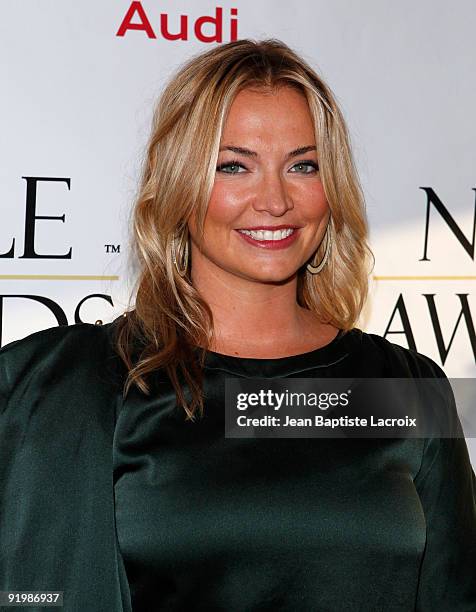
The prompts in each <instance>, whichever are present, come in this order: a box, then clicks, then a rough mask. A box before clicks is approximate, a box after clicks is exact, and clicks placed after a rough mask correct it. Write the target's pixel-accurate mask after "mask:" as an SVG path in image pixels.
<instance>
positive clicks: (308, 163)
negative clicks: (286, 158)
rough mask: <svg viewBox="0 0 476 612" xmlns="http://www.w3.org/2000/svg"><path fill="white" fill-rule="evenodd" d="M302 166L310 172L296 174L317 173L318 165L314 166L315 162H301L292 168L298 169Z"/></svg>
mask: <svg viewBox="0 0 476 612" xmlns="http://www.w3.org/2000/svg"><path fill="white" fill-rule="evenodd" d="M303 166H308V167H310V168H311V170H309V171H306V172H298V174H313V173H314V172H317V171H318V170H319V166H318V164H316V162H314V161H301V162H298V163H297V164H294V166H293V168H298V167H303ZM291 172H292V169H291Z"/></svg>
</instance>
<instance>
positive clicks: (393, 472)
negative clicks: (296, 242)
mask: <svg viewBox="0 0 476 612" xmlns="http://www.w3.org/2000/svg"><path fill="white" fill-rule="evenodd" d="M113 329H114V322H113V323H112V324H108V325H104V326H102V327H101V326H94V325H88V324H81V325H74V326H69V327H65V328H52V329H50V330H45V331H42V332H38V333H36V334H32V335H31V336H29V337H28V338H26V339H23V340H20V341H17V342H14V343H11V344H10V345H8V346H7V347H4V349H2V350H1V351H0V377H1V378H0V442H1V446H0V459H1V464H0V483H1V495H2V498H1V501H0V590H6V589H16V590H34V589H36V590H40V589H44V590H52V589H61V590H63V591H64V600H65V607H64V609H65V610H67V611H68V612H69V611H71V612H80V611H81V612H85V611H87V612H96V611H97V612H107V611H111V612H115V611H116V610H117V611H121V610H122V611H129V610H134V612H146V611H147V612H149V611H150V612H151V611H154V612H155V611H161V610H170V611H172V610H180V611H182V610H184V611H188V610H200V611H205V610H217V611H218V610H221V611H224V612H225V611H226V612H241V611H243V612H245V611H253V610H256V611H258V610H260V611H264V610H267V611H279V610H283V611H294V610H296V611H298V610H299V611H301V610H303V611H315V612H340V611H342V612H347V611H348V612H351V611H352V612H356V611H361V612H376V611H390V612H391V611H402V612H403V611H405V612H407V611H408V612H410V611H413V610H417V611H425V612H426V611H428V612H433V611H438V612H439V611H441V612H453V611H454V612H457V611H461V612H463V611H465V612H469V611H471V610H476V508H475V506H476V482H475V476H474V472H473V470H472V468H471V464H470V461H469V457H468V451H467V446H466V443H465V440H464V439H461V438H460V439H458V438H455V439H450V438H425V439H416V438H413V439H383V438H382V439H322V438H321V439H316V438H314V439H292V438H291V439H289V438H288V439H264V438H261V439H260V438H253V439H250V438H247V439H232V438H225V436H224V409H223V404H224V384H225V378H226V377H230V376H232V377H234V376H237V377H243V376H245V377H258V378H268V377H287V376H289V377H300V378H304V377H349V376H351V377H377V376H382V377H393V376H395V377H406V376H418V377H430V376H444V374H443V372H442V370H441V369H440V368H439V367H438V366H437V364H436V363H435V362H433V361H432V360H431V359H429V358H428V357H425V356H423V355H421V354H418V353H415V352H412V351H409V350H407V349H404V348H402V347H399V346H397V345H394V344H391V343H390V342H388V341H386V340H384V339H383V338H380V337H379V336H376V335H374V334H366V333H363V332H362V331H360V330H358V329H354V330H352V331H351V332H349V333H347V334H342V335H340V336H339V337H338V338H336V339H335V340H334V341H332V342H331V343H330V344H329V345H327V346H326V347H323V348H321V349H317V350H314V351H310V352H308V353H305V354H302V355H296V356H292V357H286V358H282V359H266V360H263V359H248V358H244V359H243V358H237V357H227V356H224V355H220V354H217V353H212V352H209V353H208V355H207V365H206V372H205V389H204V390H205V397H206V401H205V417H204V418H203V419H202V420H199V421H197V422H195V423H191V422H186V421H185V420H184V418H183V415H182V412H181V411H180V410H177V409H176V408H175V397H174V394H173V392H172V387H171V385H170V383H169V382H168V380H167V379H166V377H165V375H164V374H163V373H157V375H156V376H155V378H154V381H153V383H154V384H153V395H152V396H151V397H146V396H144V395H143V394H142V393H140V392H139V391H138V390H137V389H133V390H132V391H131V392H130V394H129V395H128V396H127V398H126V400H125V401H124V402H123V401H122V398H121V381H122V380H123V376H124V372H123V370H122V367H121V365H120V364H119V362H118V359H117V357H116V356H115V355H114V352H113V350H112V344H111V339H112V337H113V336H112V334H113ZM447 416H448V420H449V421H450V422H451V421H453V422H454V423H455V424H457V423H458V417H457V414H456V411H455V408H454V404H452V403H451V402H449V404H448V415H447ZM31 609H34V608H30V610H31ZM45 609H47V608H38V610H45ZM54 609H55V608H51V610H54Z"/></svg>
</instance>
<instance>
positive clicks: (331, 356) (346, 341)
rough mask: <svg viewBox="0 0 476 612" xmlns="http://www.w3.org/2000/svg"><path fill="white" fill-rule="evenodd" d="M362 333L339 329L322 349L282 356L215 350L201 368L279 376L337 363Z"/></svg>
mask: <svg viewBox="0 0 476 612" xmlns="http://www.w3.org/2000/svg"><path fill="white" fill-rule="evenodd" d="M362 334H363V332H362V330H361V329H359V328H357V327H354V328H352V329H351V330H348V331H344V330H342V329H340V330H339V332H338V334H337V335H336V336H335V337H334V338H333V339H332V340H331V341H330V342H328V343H327V344H325V345H324V346H320V347H318V348H315V349H312V350H311V351H306V352H305V353H298V354H297V355H288V356H286V357H265V358H262V357H238V356H236V355H226V354H224V353H217V352H215V351H209V350H207V351H206V352H205V367H207V368H208V369H219V370H226V371H229V372H233V373H243V374H244V375H248V374H253V373H254V374H255V375H258V376H259V375H262V376H263V377H266V376H267V375H268V374H269V375H272V376H280V375H284V374H285V373H289V372H299V371H303V370H307V369H312V368H315V367H325V366H329V365H332V364H333V363H337V362H339V361H340V360H341V359H343V358H345V357H346V356H347V355H348V354H349V353H350V352H352V351H353V350H355V349H356V348H357V347H358V346H359V345H360V343H361V341H362Z"/></svg>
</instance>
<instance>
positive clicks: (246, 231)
mask: <svg viewBox="0 0 476 612" xmlns="http://www.w3.org/2000/svg"><path fill="white" fill-rule="evenodd" d="M236 232H237V233H238V234H239V235H240V237H241V238H242V239H243V240H245V241H246V242H247V243H248V244H252V245H253V246H257V247H260V248H266V249H282V248H286V247H287V246H289V245H290V244H292V243H293V242H294V240H295V239H296V237H297V234H298V232H299V228H298V227H297V226H291V225H278V226H259V227H256V228H242V229H238V230H236Z"/></svg>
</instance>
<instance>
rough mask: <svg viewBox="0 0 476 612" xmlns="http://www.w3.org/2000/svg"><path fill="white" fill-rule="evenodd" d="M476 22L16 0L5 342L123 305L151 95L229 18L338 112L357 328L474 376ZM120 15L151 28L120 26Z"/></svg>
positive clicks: (302, 8) (108, 316) (468, 8)
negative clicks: (367, 257) (292, 66)
mask: <svg viewBox="0 0 476 612" xmlns="http://www.w3.org/2000/svg"><path fill="white" fill-rule="evenodd" d="M220 9H221V11H220ZM128 11H132V13H133V16H132V18H130V19H128V20H127V18H126V15H127V13H128ZM475 14H476V9H475V6H474V3H472V2H470V1H469V0H468V1H464V0H459V1H458V2H456V3H453V4H451V5H450V4H448V3H446V2H443V0H438V1H434V0H431V1H430V0H420V2H418V3H415V2H411V1H410V0H402V1H400V2H398V3H396V2H391V1H390V0H383V1H382V0H367V1H366V2H360V3H354V2H351V0H337V1H336V0H334V1H333V2H324V1H322V0H301V1H300V2H288V1H287V0H286V1H284V0H259V1H258V2H257V1H256V0H253V1H252V0H236V1H234V2H228V1H224V2H220V4H219V5H217V4H215V3H213V2H209V1H205V0H193V2H192V1H191V0H189V1H178V0H176V1H173V2H172V1H167V0H160V1H159V0H144V1H142V2H130V1H129V0H102V1H101V2H92V1H85V2H76V1H74V0H61V1H60V0H56V1H54V0H41V1H40V0H23V1H22V2H4V3H3V6H2V20H1V23H0V35H1V43H0V44H1V45H2V47H3V53H2V58H3V62H2V63H1V66H0V70H1V74H0V78H1V82H2V83H3V85H4V88H3V95H2V96H1V97H0V109H1V112H0V122H1V164H0V202H1V207H2V208H1V219H2V222H1V224H0V296H1V298H0V299H1V302H0V316H1V320H0V324H1V328H0V330H1V334H2V337H1V344H6V343H7V342H9V341H11V340H14V339H16V338H20V337H23V336H26V335H27V334H29V333H31V332H33V331H36V330H38V329H42V328H46V327H51V326H53V325H57V324H58V323H59V322H65V321H66V322H68V323H74V322H75V321H80V320H81V321H90V322H94V321H95V320H96V319H102V320H103V321H104V322H109V321H111V320H112V319H114V318H115V317H116V316H117V315H118V314H119V313H120V312H121V311H122V309H123V307H124V306H125V304H126V302H127V296H128V294H129V291H130V288H131V286H132V280H133V279H132V275H131V270H130V269H129V268H128V261H127V255H128V244H127V220H128V215H129V211H130V208H131V204H132V201H133V198H134V194H135V190H136V186H137V181H138V175H139V169H140V162H141V158H142V155H143V153H144V148H145V143H146V140H147V136H148V132H149V126H150V120H151V112H152V108H153V104H154V102H155V100H156V98H157V96H158V94H159V92H160V90H161V88H162V86H163V84H164V82H165V81H166V80H167V78H168V76H169V75H170V73H171V71H173V70H174V69H175V68H176V67H177V66H178V65H179V64H180V63H182V62H183V61H184V60H185V59H187V58H188V57H189V56H190V55H191V54H192V53H195V52H197V51H200V50H202V49H206V48H209V47H210V45H215V44H217V42H220V41H219V40H218V41H217V36H216V34H217V32H219V30H220V27H219V26H220V23H221V25H222V39H221V42H227V41H229V40H230V32H232V30H233V28H235V30H236V32H237V36H238V38H245V37H252V38H265V37H276V38H280V39H282V40H283V41H284V42H286V43H287V44H289V45H290V46H291V47H293V48H294V49H295V50H296V51H298V52H299V53H301V54H302V55H303V56H304V57H305V58H306V59H307V60H308V61H309V62H310V63H311V64H312V65H313V66H314V67H315V68H316V69H317V70H318V72H320V74H321V75H322V76H323V77H324V79H325V80H326V81H327V82H328V83H329V84H330V86H331V88H332V89H333V91H334V93H335V94H336V96H337V99H338V101H339V102H340V104H341V107H342V109H343V112H344V114H345V117H346V119H347V121H348V124H349V128H350V132H351V137H352V142H353V148H354V152H355V156H356V161H357V165H358V169H359V172H360V176H361V180H362V183H363V186H364V191H365V194H366V199H367V210H368V216H369V221H370V227H371V245H372V247H373V250H374V253H375V257H376V266H375V269H374V272H373V277H372V294H371V300H370V301H369V307H368V309H367V311H366V313H365V316H364V317H363V319H362V323H361V325H360V327H362V328H363V329H365V330H366V331H369V332H374V333H378V334H380V335H383V336H386V337H387V338H388V339H389V340H391V341H392V342H396V343H398V344H401V345H403V346H410V347H413V348H416V349H417V350H418V351H420V352H422V353H425V354H427V355H429V356H430V357H432V358H433V359H434V360H435V361H436V362H437V363H439V364H440V365H442V367H443V369H444V370H445V372H446V373H447V375H448V376H450V377H471V378H473V377H475V376H476V355H475V353H476V335H475V331H474V327H473V325H474V323H473V320H472V318H473V303H474V299H475V298H474V296H473V287H474V285H475V280H476V270H475V266H474V244H475V242H474V228H475V212H476V174H475V161H476V159H475V158H476V153H475V150H474V144H473V143H474V142H476V126H475V122H474V120H473V116H474V108H476V81H475V80H474V78H473V75H474V74H476V52H475V51H476V42H475V38H474V32H473V29H474V18H475ZM217 15H218V17H221V18H220V19H218V20H215V23H213V22H212V21H211V20H210V19H208V20H207V19H200V18H203V17H207V16H208V17H213V18H214V19H215V18H216V16H217ZM180 16H184V17H185V18H186V21H187V31H186V35H185V36H184V38H186V39H185V40H183V39H182V40H168V39H167V38H166V37H165V36H164V32H163V29H161V21H162V22H163V21H166V22H167V27H168V31H169V32H172V33H178V32H179V31H180ZM125 18H126V22H127V21H128V22H129V23H135V24H138V23H141V22H142V24H146V26H147V27H146V26H145V25H143V27H142V29H134V28H131V27H129V28H128V27H127V24H125V26H124V32H123V35H119V34H120V26H121V24H122V23H123V22H124V20H125ZM182 19H183V21H185V19H184V18H183V17H182ZM146 20H147V23H146ZM218 22H220V23H218ZM118 33H119V34H118ZM231 35H232V36H233V33H232V34H231ZM152 36H155V38H154V37H152ZM207 37H208V38H209V39H211V40H210V41H209V42H206V41H205V42H204V40H203V39H204V38H205V39H206V38H207ZM35 177H36V178H35ZM36 179H41V180H36ZM52 179H56V180H52ZM35 189H36V194H35ZM35 206H36V208H35ZM427 212H429V215H428V224H427ZM35 215H36V216H37V217H42V216H44V217H53V218H50V219H41V218H37V219H35V218H34V217H35ZM54 217H57V218H54ZM425 237H426V238H427V245H426V249H425ZM107 245H109V246H107ZM70 249H71V254H70V257H68V258H62V257H61V256H63V255H65V254H68V253H69V252H70ZM35 253H36V255H35ZM38 256H41V257H38ZM58 256H59V257H58ZM85 298H86V299H85ZM84 299H85V301H84V303H83V304H82V305H81V307H80V309H79V311H78V312H76V316H77V317H79V318H76V319H75V311H76V309H77V307H78V305H79V304H80V303H81V301H82V300H84ZM39 300H40V301H39ZM47 300H50V302H48V301H47ZM396 307H397V309H396V310H395V308H396ZM61 316H63V317H64V320H63V319H61ZM58 317H60V318H58ZM403 330H405V331H406V332H407V333H403ZM410 336H412V337H410ZM446 353H447V354H446ZM475 442H476V441H475V440H474V439H471V440H468V446H469V447H470V452H471V455H472V460H473V464H476V444H475Z"/></svg>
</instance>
